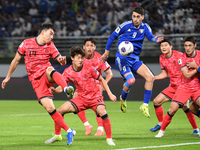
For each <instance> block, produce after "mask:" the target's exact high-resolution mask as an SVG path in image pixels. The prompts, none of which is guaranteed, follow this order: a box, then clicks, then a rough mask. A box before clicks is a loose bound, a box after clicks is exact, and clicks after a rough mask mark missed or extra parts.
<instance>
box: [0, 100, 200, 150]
mask: <svg viewBox="0 0 200 150" xmlns="http://www.w3.org/2000/svg"><path fill="white" fill-rule="evenodd" d="M54 103H55V106H56V108H58V107H59V106H61V105H62V104H63V103H64V101H57V100H55V101H54ZM105 103H106V107H107V113H108V115H109V117H110V119H111V124H112V133H113V139H114V140H115V141H114V142H115V144H116V146H108V145H107V143H106V136H102V137H95V136H94V134H95V133H96V129H97V123H96V119H95V114H94V112H93V111H92V110H87V111H86V116H87V119H88V121H89V123H90V124H91V125H92V126H93V130H92V133H91V135H89V136H86V135H85V128H84V125H83V124H82V122H81V121H80V119H79V118H78V116H77V115H74V114H66V115H65V122H66V123H67V124H68V125H69V126H70V127H71V128H72V129H74V130H76V132H77V134H76V136H75V137H74V141H73V143H72V144H71V145H70V146H67V144H66V141H67V139H65V138H64V135H66V132H65V131H64V130H62V135H63V140H62V141H60V142H55V143H53V144H45V143H44V142H45V140H47V139H49V138H51V137H52V135H51V134H52V133H54V122H53V120H52V119H51V117H50V116H49V115H48V113H47V112H46V110H45V109H44V108H43V107H42V106H40V105H39V104H38V103H37V101H36V100H35V101H10V100H7V101H3V100H1V101H0V108H1V113H0V119H1V120H0V137H1V142H0V150H80V149H81V150H90V149H91V150H92V149H95V150H111V149H123V148H124V149H125V148H130V149H131V148H132V149H142V148H140V147H143V149H148V150H149V149H156V150H159V149H160V150H172V149H173V150H179V149H180V150H183V149H199V144H195V143H197V142H200V138H199V137H198V136H195V135H190V133H192V131H193V129H192V127H191V125H190V123H189V121H188V119H187V117H186V115H185V113H184V112H183V111H182V109H179V110H178V112H177V113H176V114H175V116H174V117H173V119H172V122H171V124H170V125H169V126H168V128H167V129H166V132H165V135H164V137H162V138H155V137H154V136H155V135H156V134H157V133H158V132H150V131H149V129H150V128H152V127H154V126H155V125H156V124H157V118H156V116H155V112H154V108H153V104H152V102H150V105H149V106H150V108H151V109H150V115H151V117H150V118H146V117H145V116H143V115H142V112H141V111H139V106H140V105H141V104H142V101H134V102H133V101H128V102H127V105H128V109H127V112H126V113H122V112H121V111H120V108H119V101H118V102H116V103H113V102H110V101H106V102H105ZM169 106H170V103H169V102H168V103H165V104H164V105H163V107H164V114H165V113H166V112H167V110H168V109H169ZM196 120H197V124H198V125H199V119H197V117H196ZM180 143H194V144H191V145H182V146H181V145H180V146H170V147H160V148H159V147H153V148H150V147H148V146H160V145H171V144H172V145H173V144H180ZM136 147H137V148H136ZM144 147H148V148H144Z"/></svg>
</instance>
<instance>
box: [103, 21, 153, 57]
mask: <svg viewBox="0 0 200 150" xmlns="http://www.w3.org/2000/svg"><path fill="white" fill-rule="evenodd" d="M117 37H119V40H118V43H117V47H118V46H119V44H120V43H121V42H122V41H130V42H131V43H132V44H133V46H134V52H133V53H132V54H130V55H129V56H126V57H132V58H134V59H137V60H139V55H140V53H141V51H142V45H143V41H144V38H145V37H146V38H147V39H148V40H149V41H153V39H154V37H155V36H154V35H153V34H152V31H151V28H150V26H149V25H148V24H147V23H145V22H141V25H140V27H139V28H136V27H134V25H133V21H132V20H130V21H125V22H124V23H122V24H121V25H120V26H118V27H117V28H116V29H115V31H114V32H113V33H112V34H111V35H110V37H109V38H108V41H107V44H106V50H110V47H111V45H112V43H113V41H114V40H115V39H116V38H117ZM116 57H124V56H122V55H121V54H120V53H119V50H118V49H117V53H116Z"/></svg>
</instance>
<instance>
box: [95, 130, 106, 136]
mask: <svg viewBox="0 0 200 150" xmlns="http://www.w3.org/2000/svg"><path fill="white" fill-rule="evenodd" d="M94 136H104V132H103V131H101V130H97V132H96V133H95V135H94Z"/></svg>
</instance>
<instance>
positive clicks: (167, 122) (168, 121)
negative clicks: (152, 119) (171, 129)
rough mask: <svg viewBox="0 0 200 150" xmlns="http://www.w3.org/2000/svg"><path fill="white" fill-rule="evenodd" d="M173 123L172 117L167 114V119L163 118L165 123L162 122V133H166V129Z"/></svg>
mask: <svg viewBox="0 0 200 150" xmlns="http://www.w3.org/2000/svg"><path fill="white" fill-rule="evenodd" d="M171 121H172V117H171V116H169V114H168V113H167V114H166V115H165V117H164V118H163V122H162V125H161V128H160V129H161V130H162V131H165V129H166V128H167V126H168V125H169V124H170V122H171Z"/></svg>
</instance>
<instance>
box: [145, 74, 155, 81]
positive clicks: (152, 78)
mask: <svg viewBox="0 0 200 150" xmlns="http://www.w3.org/2000/svg"><path fill="white" fill-rule="evenodd" d="M146 81H148V82H153V81H154V76H153V75H148V76H147V79H146Z"/></svg>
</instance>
